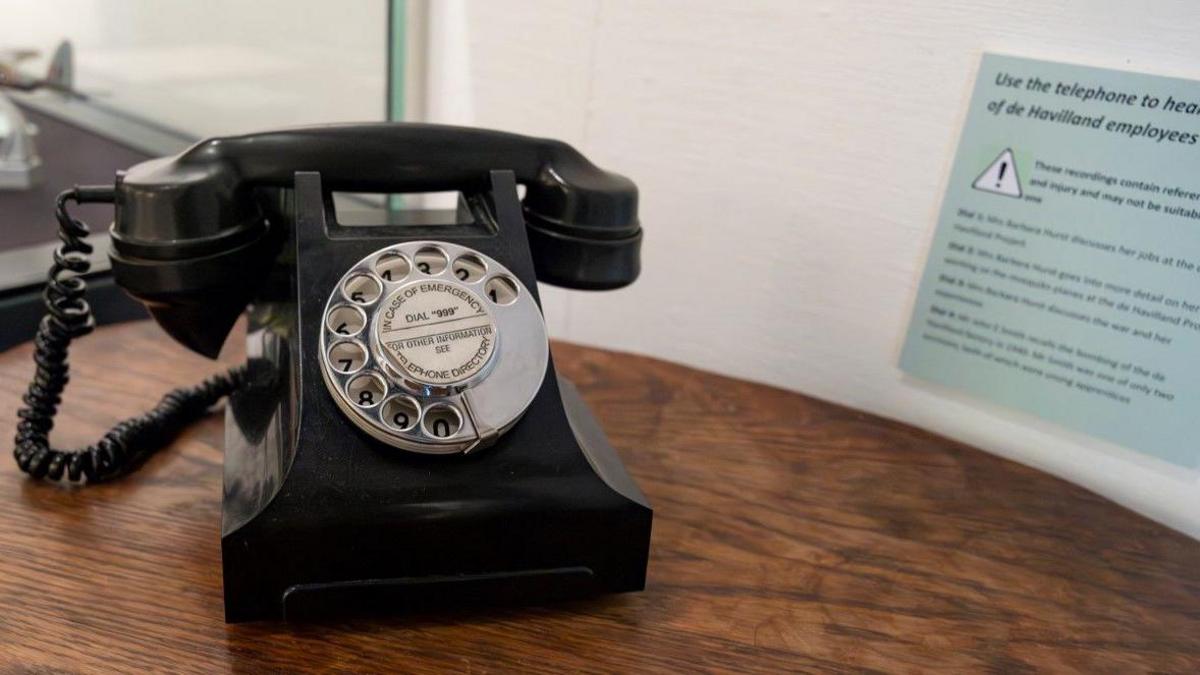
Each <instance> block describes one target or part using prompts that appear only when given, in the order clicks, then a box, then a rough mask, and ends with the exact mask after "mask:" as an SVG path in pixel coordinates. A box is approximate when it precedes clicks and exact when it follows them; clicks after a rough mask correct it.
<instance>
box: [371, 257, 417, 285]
mask: <svg viewBox="0 0 1200 675" xmlns="http://www.w3.org/2000/svg"><path fill="white" fill-rule="evenodd" d="M411 269H412V267H411V266H410V265H409V264H408V258H405V257H404V256H402V255H400V254H399V253H385V254H384V255H381V256H379V260H376V261H375V273H376V274H378V275H379V277H380V278H381V279H383V280H384V281H403V280H404V277H407V276H408V273H409V271H410V270H411Z"/></svg>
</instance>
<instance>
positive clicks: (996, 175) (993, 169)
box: [971, 148, 1021, 197]
mask: <svg viewBox="0 0 1200 675" xmlns="http://www.w3.org/2000/svg"><path fill="white" fill-rule="evenodd" d="M971 187H973V188H975V189H976V190H983V191H984V192H994V193H996V194H998V195H1008V196H1009V197H1020V196H1021V179H1020V178H1019V177H1018V176H1017V163H1016V162H1015V161H1013V154H1012V149H1011V148H1008V149H1005V150H1004V152H1002V153H1000V156H999V157H997V158H996V160H995V161H993V162H992V163H991V164H989V165H988V167H987V168H986V169H984V170H983V173H981V174H979V178H976V179H975V182H974V183H972V184H971Z"/></svg>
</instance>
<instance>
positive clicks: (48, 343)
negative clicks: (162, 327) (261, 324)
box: [13, 186, 246, 483]
mask: <svg viewBox="0 0 1200 675" xmlns="http://www.w3.org/2000/svg"><path fill="white" fill-rule="evenodd" d="M115 197H116V194H115V191H114V190H113V188H112V187H110V186H100V187H92V186H76V187H75V188H74V189H71V190H66V191H64V192H62V193H61V194H59V195H58V199H57V200H56V201H55V207H54V215H55V217H56V218H57V219H58V238H59V239H60V240H62V244H61V245H59V247H58V248H57V249H55V251H54V264H53V266H52V267H51V268H50V272H49V274H48V279H47V282H46V289H45V291H44V292H43V293H42V300H43V301H44V303H45V305H46V315H45V316H43V317H42V321H41V323H40V324H38V329H37V334H36V335H35V336H34V338H33V341H34V352H33V360H34V363H35V364H36V370H35V372H34V376H33V381H31V382H30V383H29V389H28V390H27V391H26V392H25V395H24V397H22V401H24V403H25V406H24V407H23V408H21V409H20V410H18V411H17V416H18V417H19V418H20V419H19V421H18V423H17V436H16V439H15V442H16V447H14V448H13V457H15V458H16V460H17V466H19V467H20V468H21V470H22V471H24V472H25V473H27V474H29V475H30V476H33V477H34V478H45V479H49V480H55V481H57V480H62V479H63V476H64V474H65V475H66V480H68V481H71V482H82V481H84V480H86V481H87V482H88V483H99V482H104V481H108V480H112V479H114V478H118V477H120V476H122V475H125V474H126V473H128V472H130V471H132V470H133V469H135V468H137V467H138V466H139V465H141V463H142V462H144V461H145V460H146V458H148V457H149V456H150V455H152V454H154V453H155V452H157V451H158V450H160V449H162V448H163V447H164V446H166V445H167V444H168V443H169V442H170V441H171V439H173V438H175V436H177V435H178V434H179V432H181V431H182V430H183V428H184V427H186V426H187V425H189V424H191V423H192V422H194V421H196V420H198V419H200V418H201V417H203V416H204V415H205V413H206V412H207V411H208V409H209V408H211V407H212V406H213V405H214V404H216V403H217V401H219V400H221V399H222V398H224V397H225V396H228V395H229V394H230V393H232V392H233V391H234V390H236V389H238V388H240V387H242V386H243V385H244V384H245V382H246V366H245V365H241V366H238V367H235V368H231V369H230V370H229V371H227V372H225V373H221V374H218V375H214V376H212V377H210V378H208V379H207V380H205V381H204V382H202V383H200V384H198V385H196V386H194V387H182V388H179V389H175V390H172V391H170V392H168V393H167V394H166V395H165V396H163V397H162V399H161V400H160V401H159V402H158V404H157V405H156V406H154V408H153V409H151V410H149V411H147V412H145V413H143V414H141V415H138V416H137V417H131V418H129V419H127V420H124V421H123V422H120V423H118V424H117V425H116V426H114V427H113V428H112V429H110V430H109V431H108V433H106V434H104V436H103V437H102V438H101V439H100V440H99V441H97V442H96V443H95V444H93V445H89V446H87V447H85V448H80V449H78V450H58V449H56V448H52V447H50V430H51V429H52V428H53V427H54V416H55V414H56V413H57V412H58V405H59V403H61V402H62V392H63V389H64V388H65V387H66V386H67V381H68V380H69V379H70V375H69V371H70V367H69V364H68V363H67V352H68V348H69V347H70V344H71V341H72V340H74V339H75V338H78V337H80V336H83V335H86V334H88V333H90V332H92V330H93V329H94V328H95V327H96V320H95V317H94V316H93V315H92V308H91V306H89V305H88V302H87V300H86V298H85V297H84V296H85V295H86V293H87V282H86V281H85V280H84V279H83V275H84V274H87V272H88V270H89V269H91V262H89V260H88V255H89V254H91V253H92V245H91V244H89V243H87V242H86V241H84V238H86V237H87V235H88V227H87V225H85V224H84V223H83V222H81V221H80V220H78V219H76V218H74V217H72V216H71V214H70V213H69V212H68V211H67V203H68V202H72V201H73V202H75V203H77V204H86V203H112V202H113V201H114V199H115Z"/></svg>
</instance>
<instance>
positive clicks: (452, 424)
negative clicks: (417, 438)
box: [421, 403, 462, 438]
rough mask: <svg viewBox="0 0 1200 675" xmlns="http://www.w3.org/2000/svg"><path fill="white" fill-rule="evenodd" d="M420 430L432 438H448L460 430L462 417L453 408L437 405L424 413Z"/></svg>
mask: <svg viewBox="0 0 1200 675" xmlns="http://www.w3.org/2000/svg"><path fill="white" fill-rule="evenodd" d="M421 428H422V429H423V430H424V431H425V433H426V434H428V435H430V436H433V437H434V438H450V437H451V436H453V435H454V434H457V433H458V432H459V430H460V429H462V415H460V414H458V410H457V409H455V408H454V406H452V405H447V404H445V403H438V404H435V405H432V406H430V407H429V409H428V410H426V411H425V416H424V417H422V418H421Z"/></svg>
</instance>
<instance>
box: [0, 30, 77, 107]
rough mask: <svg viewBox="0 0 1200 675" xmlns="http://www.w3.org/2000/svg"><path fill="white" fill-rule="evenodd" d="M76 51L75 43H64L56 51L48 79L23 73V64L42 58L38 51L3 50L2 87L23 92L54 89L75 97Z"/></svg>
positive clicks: (0, 80)
mask: <svg viewBox="0 0 1200 675" xmlns="http://www.w3.org/2000/svg"><path fill="white" fill-rule="evenodd" d="M73 54H74V51H73V50H72V49H71V42H70V41H69V40H63V41H62V42H60V43H58V47H56V48H55V50H54V56H53V57H51V59H50V66H49V67H48V68H47V69H46V76H45V77H41V78H38V77H30V76H29V75H26V74H25V73H23V72H21V62H22V61H26V60H28V59H31V58H33V57H35V56H37V55H38V52H37V50H35V49H13V50H8V51H0V87H4V88H6V89H17V90H20V91H34V90H35V89H53V90H54V91H60V92H63V93H67V94H75V91H74V89H73V88H72V87H73V85H74V82H75V67H74V62H73V60H72V59H73Z"/></svg>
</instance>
